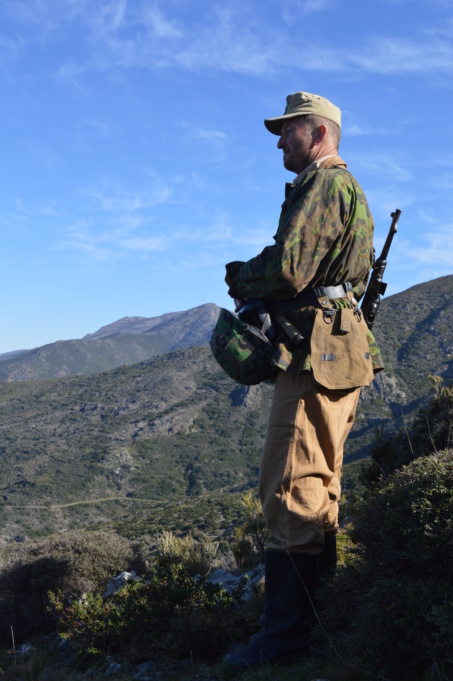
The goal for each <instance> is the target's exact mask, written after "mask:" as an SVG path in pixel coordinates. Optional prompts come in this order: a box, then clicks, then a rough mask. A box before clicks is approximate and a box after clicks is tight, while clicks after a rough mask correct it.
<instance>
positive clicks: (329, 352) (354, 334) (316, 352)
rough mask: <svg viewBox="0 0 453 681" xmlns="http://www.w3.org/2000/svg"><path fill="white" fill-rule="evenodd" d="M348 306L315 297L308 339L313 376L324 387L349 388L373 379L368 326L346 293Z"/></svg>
mask: <svg viewBox="0 0 453 681" xmlns="http://www.w3.org/2000/svg"><path fill="white" fill-rule="evenodd" d="M348 297H349V300H350V302H351V305H352V307H349V308H346V307H341V308H335V307H334V306H333V305H332V303H331V302H330V300H329V299H328V298H326V297H325V296H320V297H319V298H318V302H319V308H320V309H319V308H318V309H317V310H316V316H315V322H314V326H313V331H312V334H311V341H310V356H311V369H312V373H313V378H314V380H315V381H316V383H318V384H319V385H321V386H322V387H323V388H327V389H328V390H350V389H353V388H359V387H362V386H364V385H368V384H369V383H371V381H372V380H373V376H374V372H373V361H372V358H371V354H370V347H369V343H368V326H367V324H366V321H365V318H364V316H363V314H362V312H361V310H360V308H358V307H357V302H356V301H355V299H354V298H353V296H352V295H349V296H348Z"/></svg>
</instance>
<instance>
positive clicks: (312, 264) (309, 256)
mask: <svg viewBox="0 0 453 681" xmlns="http://www.w3.org/2000/svg"><path fill="white" fill-rule="evenodd" d="M298 179H299V178H296V181H297V180H298ZM373 230H374V223H373V218H372V216H371V213H370V210H369V207H368V203H367V201H366V198H365V194H364V193H363V190H362V189H361V187H360V185H359V184H358V182H357V181H356V180H355V178H354V177H353V176H352V175H351V174H350V173H349V172H348V171H347V170H346V164H345V163H344V161H342V159H341V158H340V157H339V156H332V157H329V158H327V159H325V160H324V161H322V162H321V163H320V164H319V167H316V168H315V169H313V170H308V172H306V173H305V174H303V176H302V178H301V179H300V181H298V182H297V183H296V184H294V185H287V196H286V199H285V201H284V203H283V205H282V211H281V215H280V220H279V225H278V230H277V233H276V235H275V236H274V241H275V243H274V244H273V245H272V246H267V247H266V248H264V250H263V251H262V252H261V253H260V254H259V255H257V256H256V257H254V258H252V259H251V260H248V261H247V262H232V263H229V264H228V265H226V269H227V280H228V282H229V283H230V290H229V294H230V295H231V296H232V297H234V298H245V299H249V298H263V299H269V300H289V299H292V298H294V297H295V296H296V295H297V294H298V293H300V292H301V291H303V290H304V289H311V288H313V287H314V286H336V285H338V284H342V283H344V282H346V281H349V282H350V283H351V284H352V286H353V288H354V295H355V298H356V299H357V300H359V299H360V298H361V297H362V296H363V294H364V292H365V289H366V284H367V281H368V276H369V273H370V269H371V266H372V263H373ZM336 305H337V306H341V305H345V306H350V302H349V301H348V299H347V298H345V299H338V300H337V301H336ZM314 315H315V306H306V307H303V308H300V309H298V310H295V311H292V312H288V313H286V317H287V318H288V320H289V321H290V322H292V323H293V324H294V326H296V327H297V329H298V330H299V331H300V332H301V333H302V335H303V336H304V342H303V343H302V344H300V345H298V346H297V347H296V346H295V345H294V344H293V343H292V342H291V341H290V340H289V338H288V337H287V336H286V334H285V333H284V332H283V331H280V332H279V335H278V338H277V340H276V343H275V346H276V351H275V354H274V357H273V364H274V365H275V366H276V367H278V368H280V369H283V370H284V371H288V372H291V373H292V372H298V371H303V370H306V369H310V367H311V364H310V336H311V331H312V328H313V322H314ZM368 337H369V344H370V353H371V356H372V358H373V365H374V368H375V370H379V369H381V368H382V367H383V364H382V359H381V357H380V353H379V349H378V348H377V346H376V343H375V341H374V337H373V336H372V334H371V332H369V336H368Z"/></svg>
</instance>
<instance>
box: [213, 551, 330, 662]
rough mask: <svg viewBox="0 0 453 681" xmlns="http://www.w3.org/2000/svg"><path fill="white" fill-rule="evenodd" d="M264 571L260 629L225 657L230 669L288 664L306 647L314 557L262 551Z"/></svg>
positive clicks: (311, 617) (314, 581) (315, 567)
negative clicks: (270, 663)
mask: <svg viewBox="0 0 453 681" xmlns="http://www.w3.org/2000/svg"><path fill="white" fill-rule="evenodd" d="M264 568H265V586H264V589H265V590H264V614H265V622H264V628H263V630H262V631H261V632H260V633H259V634H257V635H256V636H254V637H252V638H251V639H250V641H249V643H248V644H247V645H246V646H245V647H244V648H241V649H240V650H238V651H236V652H234V653H231V654H230V655H227V656H226V658H225V663H226V664H227V665H229V666H231V667H254V666H257V665H260V664H263V663H267V662H272V661H273V660H281V661H285V659H286V660H287V661H290V659H291V660H293V659H295V658H297V657H299V656H300V655H301V654H302V653H303V652H304V650H305V649H306V647H307V639H308V635H309V633H310V631H311V629H312V627H313V624H314V611H313V605H312V600H313V593H314V591H315V588H316V584H317V574H318V556H311V555H308V554H303V553H285V552H283V551H265V554H264Z"/></svg>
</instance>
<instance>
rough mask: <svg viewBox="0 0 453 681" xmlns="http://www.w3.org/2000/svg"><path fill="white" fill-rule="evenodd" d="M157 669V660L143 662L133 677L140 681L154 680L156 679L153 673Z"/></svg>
mask: <svg viewBox="0 0 453 681" xmlns="http://www.w3.org/2000/svg"><path fill="white" fill-rule="evenodd" d="M155 670H156V663H155V662H143V663H142V664H140V665H138V667H137V669H136V671H135V674H134V676H133V677H132V678H133V679H139V680H140V681H152V679H154V678H155V677H154V676H151V673H152V672H154V671H155Z"/></svg>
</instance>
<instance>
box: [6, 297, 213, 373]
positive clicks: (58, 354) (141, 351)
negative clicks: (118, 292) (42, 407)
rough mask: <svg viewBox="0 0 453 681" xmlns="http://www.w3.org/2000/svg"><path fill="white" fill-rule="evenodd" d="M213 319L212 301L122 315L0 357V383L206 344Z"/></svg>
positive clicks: (106, 365) (131, 360) (105, 367)
mask: <svg viewBox="0 0 453 681" xmlns="http://www.w3.org/2000/svg"><path fill="white" fill-rule="evenodd" d="M217 316H218V308H217V306H216V305H214V304H212V303H208V304H206V305H200V306H199V307H195V308H193V309H191V310H187V311H185V312H172V313H169V314H165V315H162V316H161V317H152V318H150V319H147V318H145V317H125V318H124V319H120V320H118V321H116V322H113V323H112V324H108V325H107V326H103V327H102V328H101V329H99V330H98V331H96V332H95V333H93V334H88V335H87V336H85V337H84V338H82V339H80V340H69V341H58V342H56V343H50V344H48V345H44V346H42V347H40V348H36V349H34V350H28V351H21V352H19V353H8V354H7V355H0V381H27V380H36V379H41V378H63V377H65V376H82V375H86V374H93V373H97V372H99V371H107V370H108V369H114V368H116V367H119V366H124V365H129V364H136V363H137V362H142V361H143V360H145V359H149V358H150V357H155V356H156V355H161V354H165V353H167V352H172V351H174V350H178V349H182V348H191V347H196V346H197V345H207V343H208V340H209V338H210V336H211V332H212V329H213V327H214V325H215V322H216V320H217Z"/></svg>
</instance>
